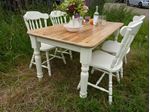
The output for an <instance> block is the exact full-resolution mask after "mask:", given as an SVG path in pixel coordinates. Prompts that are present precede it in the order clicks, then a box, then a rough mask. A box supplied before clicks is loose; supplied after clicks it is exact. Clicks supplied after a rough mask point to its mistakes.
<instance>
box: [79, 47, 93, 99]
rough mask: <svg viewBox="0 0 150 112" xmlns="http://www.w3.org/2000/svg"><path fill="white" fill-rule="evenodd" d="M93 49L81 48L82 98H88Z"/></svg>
mask: <svg viewBox="0 0 150 112" xmlns="http://www.w3.org/2000/svg"><path fill="white" fill-rule="evenodd" d="M91 55H92V49H87V48H81V51H80V63H81V66H82V67H81V76H80V97H81V98H86V97H87V85H88V77H89V72H88V71H89V64H90V60H91Z"/></svg>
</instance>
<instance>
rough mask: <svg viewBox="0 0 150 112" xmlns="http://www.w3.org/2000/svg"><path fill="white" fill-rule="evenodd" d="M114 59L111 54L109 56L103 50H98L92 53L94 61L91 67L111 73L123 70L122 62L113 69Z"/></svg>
mask: <svg viewBox="0 0 150 112" xmlns="http://www.w3.org/2000/svg"><path fill="white" fill-rule="evenodd" d="M114 58H115V56H113V55H111V54H108V53H106V52H103V51H101V50H97V51H94V52H93V53H92V60H91V63H90V66H92V67H94V68H100V69H103V70H107V71H111V72H116V71H118V70H120V69H121V67H122V61H121V63H119V64H118V65H115V66H114V67H113V68H111V64H112V62H113V59H114Z"/></svg>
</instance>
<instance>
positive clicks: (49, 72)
mask: <svg viewBox="0 0 150 112" xmlns="http://www.w3.org/2000/svg"><path fill="white" fill-rule="evenodd" d="M46 62H47V69H48V75H49V76H51V67H50V62H49V52H48V51H46Z"/></svg>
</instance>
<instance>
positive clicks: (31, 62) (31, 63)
mask: <svg viewBox="0 0 150 112" xmlns="http://www.w3.org/2000/svg"><path fill="white" fill-rule="evenodd" d="M33 62H34V53H33V55H32V58H31V61H30V65H29V68H32V65H33Z"/></svg>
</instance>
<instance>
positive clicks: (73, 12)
mask: <svg viewBox="0 0 150 112" xmlns="http://www.w3.org/2000/svg"><path fill="white" fill-rule="evenodd" d="M58 8H59V9H60V10H61V11H64V12H66V13H67V15H68V16H69V17H70V21H69V23H68V24H69V25H70V26H72V27H81V25H82V17H83V16H84V15H85V14H86V13H87V12H88V7H87V6H86V5H85V1H84V0H64V2H63V3H62V4H61V5H60V6H59V7H58Z"/></svg>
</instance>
